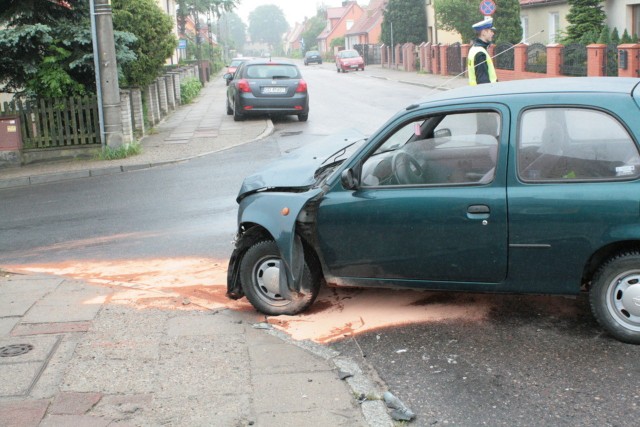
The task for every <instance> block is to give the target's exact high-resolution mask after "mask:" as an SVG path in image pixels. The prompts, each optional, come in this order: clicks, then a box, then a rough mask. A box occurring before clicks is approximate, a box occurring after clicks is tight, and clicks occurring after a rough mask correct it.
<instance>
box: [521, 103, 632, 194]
mask: <svg viewBox="0 0 640 427" xmlns="http://www.w3.org/2000/svg"><path fill="white" fill-rule="evenodd" d="M517 156H518V176H519V177H520V179H522V180H523V181H529V182H537V181H561V182H575V181H585V180H586V181H588V180H603V179H607V180H609V179H613V180H621V179H634V178H637V177H638V176H640V155H639V154H638V148H637V146H636V143H635V141H634V140H633V138H631V136H630V135H629V133H628V132H627V130H626V129H625V127H624V126H622V124H620V122H619V121H618V120H617V119H616V118H615V117H613V116H611V115H610V114H608V113H606V112H603V111H599V110H591V109H586V108H569V107H567V108H537V109H530V110H527V111H525V112H524V113H522V115H521V117H520V122H519V132H518V154H517Z"/></svg>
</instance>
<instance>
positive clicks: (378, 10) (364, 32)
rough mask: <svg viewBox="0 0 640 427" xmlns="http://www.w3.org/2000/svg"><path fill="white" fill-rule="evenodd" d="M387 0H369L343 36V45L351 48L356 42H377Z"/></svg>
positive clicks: (380, 32)
mask: <svg viewBox="0 0 640 427" xmlns="http://www.w3.org/2000/svg"><path fill="white" fill-rule="evenodd" d="M386 3H387V0H371V2H370V3H369V6H367V7H366V8H365V9H364V13H363V14H362V16H361V17H360V19H359V20H358V21H357V22H356V23H355V24H354V25H353V27H352V28H351V29H350V30H348V31H347V33H346V34H345V36H344V47H345V48H346V49H353V47H354V46H355V45H357V44H377V43H379V42H380V35H381V34H382V21H383V19H384V8H385V5H386Z"/></svg>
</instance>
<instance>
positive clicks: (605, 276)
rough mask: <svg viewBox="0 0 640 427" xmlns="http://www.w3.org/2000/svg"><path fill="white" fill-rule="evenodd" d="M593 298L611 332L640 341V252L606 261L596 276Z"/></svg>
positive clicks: (598, 315) (595, 309)
mask: <svg viewBox="0 0 640 427" xmlns="http://www.w3.org/2000/svg"><path fill="white" fill-rule="evenodd" d="M589 302H590V303H591V311H592V312H593V316H594V317H595V318H596V320H597V321H598V323H600V325H601V326H602V327H603V328H604V329H605V330H606V331H607V332H608V333H609V334H611V335H612V336H613V337H615V338H616V339H618V340H620V341H623V342H626V343H630V344H640V252H635V251H634V252H626V253H621V254H618V255H616V256H614V257H612V258H610V259H609V260H608V261H607V262H605V263H604V264H603V265H602V266H601V267H600V269H599V270H598V271H597V272H596V274H595V276H594V277H593V280H592V283H591V289H590V290H589Z"/></svg>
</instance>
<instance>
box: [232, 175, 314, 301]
mask: <svg viewBox="0 0 640 427" xmlns="http://www.w3.org/2000/svg"><path fill="white" fill-rule="evenodd" d="M321 192H322V190H321V189H319V188H318V189H312V190H309V191H306V192H303V193H285V192H262V193H255V194H252V195H251V196H249V197H245V198H244V199H242V200H241V201H240V207H239V210H238V224H245V223H254V224H258V225H260V226H261V227H263V228H264V229H266V230H267V231H268V232H269V234H271V236H273V239H274V240H275V242H276V245H277V246H278V249H279V250H280V255H281V258H282V263H283V265H284V269H281V270H280V272H281V273H280V292H281V295H282V296H283V297H284V298H288V297H290V295H291V291H294V292H304V289H303V287H302V285H301V279H302V274H303V271H304V250H303V246H302V242H301V241H300V238H299V237H297V236H296V233H295V228H296V219H297V217H298V214H299V213H300V211H301V210H302V208H304V206H305V205H306V204H307V202H308V201H310V200H312V199H314V198H315V197H316V196H318V195H319V194H320V193H321Z"/></svg>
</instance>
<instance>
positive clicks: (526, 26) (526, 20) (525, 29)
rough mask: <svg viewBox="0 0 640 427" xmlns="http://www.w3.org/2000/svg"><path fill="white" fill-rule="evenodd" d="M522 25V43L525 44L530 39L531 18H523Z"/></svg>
mask: <svg viewBox="0 0 640 427" xmlns="http://www.w3.org/2000/svg"><path fill="white" fill-rule="evenodd" d="M520 25H522V43H525V42H526V41H527V39H528V38H529V17H528V16H521V17H520Z"/></svg>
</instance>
